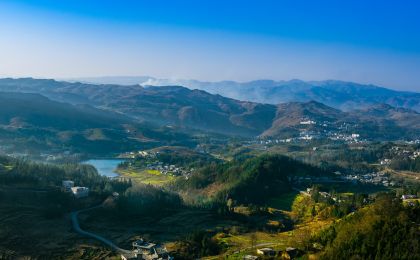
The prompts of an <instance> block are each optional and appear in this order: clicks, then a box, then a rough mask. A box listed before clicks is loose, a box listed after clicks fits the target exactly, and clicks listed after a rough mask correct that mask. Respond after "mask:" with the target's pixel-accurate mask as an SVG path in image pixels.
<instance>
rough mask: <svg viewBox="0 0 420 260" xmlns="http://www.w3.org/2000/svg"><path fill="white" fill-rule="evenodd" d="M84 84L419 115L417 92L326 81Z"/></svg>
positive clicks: (116, 80) (120, 80)
mask: <svg viewBox="0 0 420 260" xmlns="http://www.w3.org/2000/svg"><path fill="white" fill-rule="evenodd" d="M79 80H81V81H83V82H87V83H96V84H122V85H135V84H139V85H142V86H147V85H152V86H168V85H179V86H184V87H187V88H190V89H200V90H204V91H207V92H209V93H212V94H219V95H222V96H225V97H230V98H233V99H238V100H243V101H252V102H257V103H267V104H279V103H285V102H295V101H296V102H307V101H311V100H314V101H317V102H320V103H323V104H326V105H328V106H331V107H335V108H338V109H341V110H344V111H347V110H352V109H358V108H365V107H368V106H370V105H372V104H378V103H384V104H389V105H391V106H394V107H403V108H410V109H413V110H416V111H417V112H420V93H415V92H407V91H397V90H392V89H387V88H383V87H379V86H375V85H365V84H358V83H353V82H345V81H337V80H326V81H302V80H290V81H274V80H256V81H250V82H235V81H220V82H203V81H197V80H182V79H181V80H171V79H157V78H153V77H147V76H143V77H98V78H82V79H79Z"/></svg>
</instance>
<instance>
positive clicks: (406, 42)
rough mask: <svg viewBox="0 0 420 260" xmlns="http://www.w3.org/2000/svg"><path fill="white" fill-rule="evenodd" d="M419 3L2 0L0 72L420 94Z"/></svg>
mask: <svg viewBox="0 0 420 260" xmlns="http://www.w3.org/2000/svg"><path fill="white" fill-rule="evenodd" d="M419 12H420V1H416V0H412V1H410V0H401V1H391V0H382V1H375V0H369V1H368V0H363V1H362V0H352V1H339V0H336V1H332V0H330V1H328V0H318V1H309V0H308V1H304V0H290V1H289V0H278V1H268V0H259V1H245V0H242V1H236V0H230V1H226V0H225V1H221V0H212V1H206V0H202V1H178V0H173V1H163V0H149V1H142V0H137V1H129V0H119V1H116V0H115V1H109V0H101V1H98V0H89V1H86V0H61V1H57V0H39V1H35V0H26V1H25V0H0V77H29V76H30V77H37V78H77V77H100V76H144V75H147V76H153V77H157V78H169V79H177V78H178V79H197V80H206V81H219V80H237V81H249V80H257V79H273V80H290V79H301V80H326V79H336V80H345V81H353V82H359V83H369V84H376V85H381V86H385V87H389V88H394V89H401V90H412V91H420V15H418V13H419Z"/></svg>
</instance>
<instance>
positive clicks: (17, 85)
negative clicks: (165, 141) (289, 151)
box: [0, 78, 420, 140]
mask: <svg viewBox="0 0 420 260" xmlns="http://www.w3.org/2000/svg"><path fill="white" fill-rule="evenodd" d="M0 91H4V92H23V93H36V94H40V95H43V96H46V97H48V98H49V99H51V100H55V101H59V102H66V103H70V104H72V107H75V108H77V109H80V107H86V106H88V108H89V110H88V111H92V109H94V111H95V113H98V114H100V113H105V114H106V113H108V116H111V115H113V117H116V118H118V120H128V121H129V124H140V123H141V124H146V123H153V124H154V125H156V126H170V127H176V128H177V127H180V128H182V129H195V130H200V131H206V132H213V133H219V134H225V135H235V136H247V137H256V136H262V137H268V138H272V137H273V138H289V137H296V136H301V135H305V136H314V137H316V136H320V135H324V136H326V135H331V134H334V133H340V134H343V135H351V134H352V133H357V134H360V137H361V138H369V139H378V140H380V139H387V140H394V139H401V138H418V137H419V135H420V114H419V113H417V112H415V111H414V110H411V109H406V108H395V107H393V106H390V105H386V104H375V105H372V106H368V107H364V108H361V109H357V110H351V111H342V110H339V109H336V108H333V107H330V106H327V105H325V104H322V103H320V102H317V101H308V102H289V103H282V104H279V105H272V104H261V103H257V102H248V101H239V100H235V99H231V98H227V97H223V96H221V95H215V94H210V93H208V92H206V91H203V90H191V89H188V88H185V87H180V86H161V87H155V86H149V87H143V86H140V85H126V86H122V85H111V84H107V85H97V84H86V83H69V82H60V81H55V80H43V79H31V78H25V79H0ZM37 98H40V97H38V96H37ZM29 99H30V98H29ZM41 99H42V98H41ZM45 100H48V99H45ZM48 101H49V102H52V101H50V100H48ZM28 102H29V101H28ZM45 103H46V104H48V102H47V101H45ZM17 104H18V105H17V106H18V107H19V106H25V101H22V103H21V104H19V102H18V103H17ZM37 106H42V104H38V105H37ZM67 106H70V105H67ZM49 110H51V109H49ZM104 110H105V111H104ZM33 111H36V109H34V110H33ZM55 111H61V110H59V109H57V110H55ZM99 111H100V112H99ZM89 113H92V112H89ZM47 115H48V113H47ZM64 115H65V113H61V112H60V113H58V115H57V116H58V117H60V116H64ZM101 116H104V115H101ZM77 118H78V117H76V118H75V120H77ZM80 118H84V117H83V116H80ZM39 120H41V121H42V118H39ZM97 120H99V121H102V122H103V123H104V124H106V125H108V126H109V127H108V128H111V129H112V128H115V127H116V126H117V125H118V123H115V122H114V121H112V120H116V119H112V120H111V119H107V118H101V117H100V116H98V117H96V118H95V120H94V121H97ZM34 122H36V120H35V121H34ZM93 127H94V126H92V127H89V128H93ZM95 127H97V126H95ZM126 130H127V129H126ZM166 137H168V136H166ZM173 138H175V136H173Z"/></svg>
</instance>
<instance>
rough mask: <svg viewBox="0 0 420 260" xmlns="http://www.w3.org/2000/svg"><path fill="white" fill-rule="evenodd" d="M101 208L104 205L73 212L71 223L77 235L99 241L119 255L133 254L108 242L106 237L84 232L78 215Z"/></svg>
mask: <svg viewBox="0 0 420 260" xmlns="http://www.w3.org/2000/svg"><path fill="white" fill-rule="evenodd" d="M101 207H102V204H101V205H98V206H95V207H91V208H87V209H82V210H78V211H73V212H71V214H70V216H71V222H72V225H73V229H74V230H75V231H76V232H77V233H79V234H81V235H83V236H87V237H90V238H93V239H96V240H98V241H100V242H102V243H104V244H106V245H107V246H109V247H111V248H112V250H114V251H116V252H118V253H123V254H131V251H130V250H126V249H122V248H120V247H118V246H117V245H116V244H114V243H112V241H110V240H108V239H106V238H104V237H101V236H99V235H96V234H94V233H91V232H87V231H84V230H83V229H81V228H80V225H79V220H78V218H77V215H79V213H82V212H86V211H90V210H94V209H98V208H101Z"/></svg>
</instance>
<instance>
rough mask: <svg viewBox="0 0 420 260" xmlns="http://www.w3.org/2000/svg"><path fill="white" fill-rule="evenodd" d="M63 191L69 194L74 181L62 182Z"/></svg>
mask: <svg viewBox="0 0 420 260" xmlns="http://www.w3.org/2000/svg"><path fill="white" fill-rule="evenodd" d="M62 185H63V189H64V191H66V192H70V191H71V188H73V187H74V181H62Z"/></svg>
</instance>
